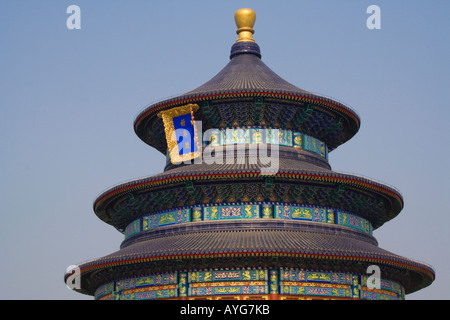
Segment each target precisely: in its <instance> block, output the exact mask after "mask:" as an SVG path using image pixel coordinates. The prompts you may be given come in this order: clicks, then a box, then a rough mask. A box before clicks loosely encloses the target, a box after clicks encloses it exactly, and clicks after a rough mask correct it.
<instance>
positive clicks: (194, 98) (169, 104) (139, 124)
mask: <svg viewBox="0 0 450 320" xmlns="http://www.w3.org/2000/svg"><path fill="white" fill-rule="evenodd" d="M243 97H270V98H276V99H283V100H289V101H293V102H305V103H311V104H314V105H317V106H320V107H322V108H325V109H327V110H329V111H331V112H332V113H336V114H338V115H340V116H342V117H344V118H345V119H347V121H349V123H352V125H351V127H352V128H353V130H352V132H351V133H350V134H349V137H351V136H354V135H355V134H356V133H357V132H358V130H359V127H360V124H361V120H360V118H359V116H358V115H357V114H356V112H355V111H353V110H352V109H351V108H349V107H347V106H345V105H344V104H342V103H339V102H337V101H334V100H331V99H328V98H325V97H321V96H318V95H314V94H310V93H304V94H302V93H298V92H290V91H283V90H275V91H270V90H255V89H251V90H224V91H215V92H214V91H213V92H211V93H208V94H186V95H181V96H178V97H174V98H171V99H168V100H163V101H161V102H158V103H155V104H153V105H151V106H149V107H147V108H146V109H144V110H143V111H142V112H141V113H140V114H139V115H138V116H137V117H136V119H135V121H134V131H135V133H136V135H137V136H138V137H139V138H140V139H141V140H142V141H144V142H145V143H147V144H149V145H151V141H149V140H148V139H147V138H146V136H145V129H144V128H145V126H146V123H147V121H148V120H149V119H150V118H152V117H155V116H156V115H157V114H158V113H159V112H160V111H163V110H167V109H170V108H173V107H176V106H180V105H184V104H189V103H199V102H202V101H209V100H226V99H235V98H243ZM336 147H337V146H328V148H329V151H331V150H333V149H335V148H336ZM160 151H161V150H160Z"/></svg>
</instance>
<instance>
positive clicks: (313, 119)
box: [134, 23, 360, 153]
mask: <svg viewBox="0 0 450 320" xmlns="http://www.w3.org/2000/svg"><path fill="white" fill-rule="evenodd" d="M237 24H238V23H237ZM238 25H239V24H238ZM244 29H245V30H247V29H248V27H244ZM251 30H252V29H251ZM238 34H239V29H238ZM254 98H262V99H266V102H267V105H266V106H264V107H261V108H262V109H264V108H265V111H264V110H262V111H261V112H262V113H264V112H266V113H269V112H272V111H273V112H275V113H280V114H281V115H283V114H286V113H287V114H288V115H287V117H283V116H281V117H279V118H276V119H273V121H271V119H263V118H260V119H252V120H250V119H246V120H245V121H242V123H241V124H243V125H245V126H247V125H252V126H259V125H261V126H263V127H279V128H288V127H291V128H296V129H297V128H299V127H301V128H302V132H303V133H305V134H310V135H312V136H314V137H315V138H317V139H319V140H322V141H324V142H326V144H327V147H328V149H329V150H330V151H332V150H333V149H335V148H336V147H337V146H339V145H340V144H342V143H344V142H346V141H347V140H349V139H350V138H351V137H352V136H353V135H355V134H356V132H357V131H358V130H359V126H360V119H359V116H358V115H357V114H356V112H355V111H353V110H352V109H351V108H349V107H348V106H346V105H344V104H342V103H340V102H338V101H335V100H333V99H330V98H327V97H323V96H320V95H317V94H314V93H311V92H309V91H307V90H304V89H301V88H299V87H297V86H295V85H293V84H291V83H289V82H288V81H286V80H284V79H283V78H281V77H280V76H279V75H277V74H276V73H275V72H274V71H272V70H271V69H270V68H269V67H268V66H267V65H266V64H265V63H264V62H263V61H262V60H261V51H260V48H259V46H258V44H257V43H256V42H255V41H254V40H253V38H250V37H248V36H247V37H244V38H243V39H241V35H240V38H239V39H238V41H237V42H236V43H235V44H234V45H233V46H232V48H231V53H230V61H229V62H228V64H227V65H226V66H225V67H224V68H223V69H222V70H221V71H219V73H217V74H216V75H215V76H214V77H213V78H212V79H210V80H209V81H207V82H205V83H204V84H203V85H201V86H199V87H197V88H196V89H194V90H191V91H188V92H186V93H184V94H181V95H178V96H175V97H172V98H169V99H165V100H162V101H159V102H157V103H154V104H152V105H150V106H148V107H147V108H145V109H144V110H143V111H142V112H141V113H139V115H138V116H137V117H136V119H135V122H134V129H135V132H136V134H137V135H138V136H139V137H140V138H141V139H142V140H143V141H144V142H145V143H147V144H149V145H151V146H153V147H154V148H156V149H158V150H159V151H161V152H162V153H165V150H166V148H167V146H166V143H165V137H164V135H163V128H162V126H161V124H160V122H161V120H160V119H158V118H157V117H156V114H157V113H158V112H160V111H164V110H168V109H171V108H173V107H177V106H182V105H185V104H189V103H194V104H199V105H200V109H199V112H198V113H197V114H196V119H197V120H201V121H202V122H203V126H204V127H209V128H218V127H227V126H228V127H229V126H235V123H237V122H239V121H240V120H243V119H241V118H240V117H239V116H237V117H235V119H234V121H232V122H231V123H230V122H229V121H227V120H226V119H224V116H223V114H221V112H220V110H219V108H220V106H219V104H220V103H228V102H234V103H235V102H241V103H242V105H241V106H238V108H240V109H248V108H249V106H248V105H246V104H245V103H246V102H248V101H249V99H250V101H252V99H254ZM205 102H206V103H212V106H211V108H212V109H214V110H211V111H209V110H205V108H204V105H203V103H205ZM274 104H275V105H274ZM286 104H287V105H289V106H288V107H286ZM280 106H281V107H280ZM277 108H284V109H283V111H281V112H280V110H277ZM207 109H208V107H207ZM228 109H229V112H231V113H233V111H231V109H232V108H228ZM270 109H273V110H270ZM305 110H308V111H307V113H311V112H313V111H314V114H309V115H306V114H305ZM249 112H250V113H252V112H254V111H253V110H251V111H249ZM305 116H306V117H307V120H306V121H305V120H301V121H299V119H304V117H305ZM323 117H325V118H326V119H325V121H324V119H322V118H323ZM250 122H252V123H251V124H250ZM314 126H316V127H317V126H319V127H320V128H321V129H320V130H324V131H325V133H324V132H318V130H317V128H311V127H314Z"/></svg>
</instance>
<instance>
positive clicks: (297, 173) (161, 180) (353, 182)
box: [94, 170, 403, 229]
mask: <svg viewBox="0 0 450 320" xmlns="http://www.w3.org/2000/svg"><path fill="white" fill-rule="evenodd" d="M267 177H268V176H267V175H262V174H261V173H260V171H258V170H243V171H239V170H229V171H224V172H219V173H207V174H205V173H202V172H195V171H190V172H176V173H171V172H170V171H168V172H165V173H162V174H159V175H155V176H152V177H148V178H144V179H138V180H133V181H130V182H127V183H123V184H120V185H117V186H115V187H113V188H111V189H109V190H107V191H106V192H104V193H103V194H101V195H100V196H99V197H98V198H97V199H96V200H95V201H94V212H95V213H96V215H97V216H98V217H99V218H100V219H101V220H103V221H105V222H106V223H109V220H110V219H109V217H108V215H107V214H106V208H107V206H108V204H109V203H111V202H112V201H114V200H115V199H118V198H120V197H122V196H123V195H126V194H128V193H130V192H136V191H142V190H148V191H151V189H153V188H155V189H156V188H160V187H170V186H171V185H177V184H180V183H185V182H187V181H192V182H196V181H197V182H202V181H204V182H216V181H239V180H240V179H265V178H267ZM270 177H273V178H274V179H280V180H283V181H287V180H290V181H293V182H296V183H318V184H341V185H344V186H348V187H352V188H356V189H359V190H363V191H365V192H369V193H375V194H379V195H382V196H383V197H386V198H387V199H389V201H390V203H391V211H390V212H389V214H388V215H387V219H386V221H389V220H391V219H393V218H394V217H395V216H397V215H398V213H399V212H400V211H401V210H402V209H403V197H402V195H401V194H400V193H399V192H398V191H397V190H395V189H393V188H391V187H388V186H386V185H383V184H380V183H378V182H374V181H371V180H368V179H366V178H363V177H358V176H353V175H348V174H342V173H336V172H333V171H319V170H285V171H284V170H280V171H279V172H277V173H276V174H274V175H271V176H270ZM386 221H385V222H386ZM378 227H379V225H374V229H376V228H378Z"/></svg>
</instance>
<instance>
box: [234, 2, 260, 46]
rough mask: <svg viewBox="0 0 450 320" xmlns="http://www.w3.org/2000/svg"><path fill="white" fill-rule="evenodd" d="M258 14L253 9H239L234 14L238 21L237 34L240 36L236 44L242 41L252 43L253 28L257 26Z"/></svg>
mask: <svg viewBox="0 0 450 320" xmlns="http://www.w3.org/2000/svg"><path fill="white" fill-rule="evenodd" d="M255 20H256V13H255V11H253V10H252V9H247V8H244V9H239V10H238V11H236V13H235V14H234V21H236V26H237V27H238V29H237V31H236V33H237V34H238V35H239V39H237V41H236V42H241V41H252V42H255V40H253V33H255V30H253V26H254V25H255Z"/></svg>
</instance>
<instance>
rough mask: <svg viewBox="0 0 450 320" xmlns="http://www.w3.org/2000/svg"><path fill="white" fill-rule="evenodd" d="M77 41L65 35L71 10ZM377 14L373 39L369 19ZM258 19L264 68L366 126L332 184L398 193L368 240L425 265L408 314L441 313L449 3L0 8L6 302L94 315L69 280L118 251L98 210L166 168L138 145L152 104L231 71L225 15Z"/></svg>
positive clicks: (49, 3) (14, 3)
mask: <svg viewBox="0 0 450 320" xmlns="http://www.w3.org/2000/svg"><path fill="white" fill-rule="evenodd" d="M72 4H75V5H78V6H79V7H80V8H81V30H69V29H68V28H67V27H66V20H67V18H68V17H69V14H67V13H66V9H67V7H68V6H69V5H72ZM372 4H375V5H378V6H379V7H380V9H381V29H380V30H369V29H368V28H367V27H366V20H367V18H368V17H369V14H367V13H366V9H367V7H368V6H370V5H372ZM245 7H250V8H252V9H254V10H255V11H256V15H257V18H256V24H255V27H254V28H255V30H256V32H255V34H254V38H255V40H256V41H257V43H258V44H259V46H260V47H261V52H262V59H263V61H264V62H265V63H266V64H267V65H268V66H269V67H270V68H271V69H272V70H274V71H275V72H276V73H277V74H278V75H280V76H281V77H283V78H284V79H286V80H287V81H289V82H291V83H292V84H294V85H296V86H298V87H300V88H302V89H305V90H309V91H312V92H315V93H319V94H323V95H326V96H328V97H331V98H333V99H336V100H338V101H341V102H343V103H345V104H347V105H348V106H350V107H351V108H352V109H354V110H355V111H356V112H357V113H358V114H359V116H360V117H361V128H360V130H359V132H358V133H357V134H356V136H355V137H354V138H353V139H351V140H350V141H348V142H347V143H346V144H344V145H342V146H340V147H339V148H338V149H336V150H335V151H333V152H331V153H330V164H331V166H332V168H333V170H335V171H341V172H350V173H355V174H358V175H363V176H366V177H369V178H371V179H374V180H377V181H381V182H383V183H385V184H388V185H390V186H394V187H395V188H397V189H398V190H400V192H401V193H402V195H403V197H404V201H405V207H404V209H403V211H402V212H401V213H400V214H399V216H398V217H397V218H395V219H394V220H392V221H390V222H388V223H386V224H385V225H384V226H382V227H381V228H380V229H378V230H376V231H375V232H374V235H375V237H376V238H377V240H378V242H379V245H380V247H382V248H384V249H386V250H389V251H391V252H394V253H396V254H399V255H403V256H405V257H408V258H413V259H416V260H420V261H425V262H426V263H428V264H430V265H432V266H433V267H434V268H435V269H436V281H435V282H434V283H433V284H432V285H431V286H430V287H428V288H426V289H423V290H421V291H419V292H417V293H414V294H411V295H409V296H407V299H449V298H450V296H449V293H448V287H449V286H450V276H449V272H448V271H447V268H448V263H449V254H448V253H449V250H448V247H447V246H448V244H449V243H450V241H449V240H450V236H449V222H450V212H449V209H448V195H449V190H450V188H449V183H450V175H449V169H448V163H449V161H448V160H449V149H448V148H447V144H448V142H449V141H450V139H449V138H450V136H449V125H448V119H449V118H450V111H449V109H450V108H449V103H448V101H450V99H449V94H450V93H449V92H450V90H449V88H450V77H449V71H450V62H449V56H450V42H449V41H448V34H449V31H450V22H449V19H448V12H450V2H448V1H446V0H434V1H425V0H418V1H381V0H373V1H362V0H359V1H356V0H354V1H351V0H345V1H344V0H342V1H332V0H329V1H325V0H320V1H311V0H310V1H294V0H293V1H286V0H278V1H261V0H260V1H234V0H233V1H205V0H198V1H194V0H191V1H159V0H158V1H156V0H155V1H144V0H140V1H138V0H132V1H102V0H97V1H87V0H78V1H76V0H73V1H61V0H45V1H23V0H2V1H1V2H0V165H1V170H0V217H1V223H0V236H1V242H0V254H1V256H2V259H1V260H0V271H1V273H0V287H1V288H2V290H1V293H0V298H2V299H91V297H88V296H83V295H80V294H77V293H74V292H72V291H70V290H68V289H67V287H66V286H65V284H64V282H63V274H64V272H65V270H66V268H67V267H68V266H69V265H72V264H77V263H80V262H82V261H85V260H89V259H92V258H97V257H101V256H104V255H106V254H109V253H111V252H114V251H116V250H118V248H119V245H120V243H121V241H122V240H123V235H121V234H120V233H119V232H117V231H116V230H115V229H114V228H113V227H111V226H109V225H107V224H105V223H103V222H102V221H100V220H99V219H98V218H97V217H96V216H95V214H94V212H93V210H92V204H93V201H94V199H95V198H96V197H97V195H99V194H100V193H101V192H103V191H104V190H105V189H108V188H110V187H112V186H113V185H115V184H118V183H121V182H124V181H127V180H130V179H135V178H139V177H144V176H148V175H153V174H156V173H159V172H161V171H162V170H163V168H164V163H165V159H164V156H163V155H162V154H160V153H159V152H157V151H156V150H153V149H152V148H150V147H149V146H147V145H145V144H144V143H143V142H142V141H141V140H140V139H139V138H138V137H137V136H136V135H135V133H134V131H133V121H134V119H135V116H136V115H137V114H138V113H139V112H140V111H142V110H143V109H144V108H145V107H147V106H148V105H149V104H151V103H152V102H154V101H157V100H161V99H164V98H167V97H169V96H173V95H177V94H181V93H184V92H187V91H189V90H192V89H194V88H196V87H198V86H200V85H201V84H203V83H204V82H206V81H207V80H209V79H210V78H212V77H213V76H214V75H215V74H216V73H217V72H219V71H220V70H221V69H222V68H223V67H224V66H225V65H226V63H227V62H228V59H229V52H230V48H231V46H232V44H233V43H234V41H235V40H236V38H237V35H236V33H235V30H236V27H235V24H234V12H235V11H236V10H237V9H239V8H245Z"/></svg>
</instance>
